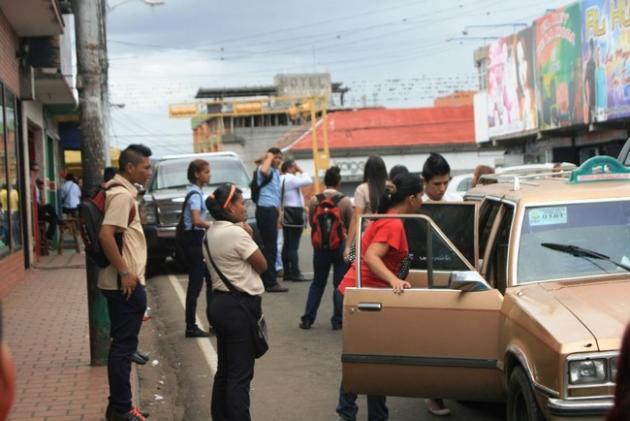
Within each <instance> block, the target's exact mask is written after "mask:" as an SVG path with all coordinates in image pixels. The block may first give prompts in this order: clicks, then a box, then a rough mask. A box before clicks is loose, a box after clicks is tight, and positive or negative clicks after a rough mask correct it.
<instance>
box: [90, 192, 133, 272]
mask: <svg viewBox="0 0 630 421" xmlns="http://www.w3.org/2000/svg"><path fill="white" fill-rule="evenodd" d="M120 186H122V184H119V183H113V184H110V185H109V186H108V187H107V188H103V187H99V188H98V189H97V190H96V193H94V194H93V195H92V196H91V197H88V198H84V199H83V200H81V204H80V205H79V230H80V231H81V238H82V239H83V244H84V245H85V254H87V255H88V257H90V259H92V261H93V262H94V263H95V264H96V265H97V266H98V267H101V268H104V267H107V266H109V260H108V259H107V256H105V252H104V251H103V249H102V247H101V243H100V241H99V233H100V231H101V225H103V218H104V217H105V201H106V194H107V190H109V189H111V188H112V187H120ZM135 217H136V207H135V206H132V207H131V209H130V210H129V220H128V221H127V225H129V224H131V222H132V221H133V219H134V218H135ZM114 237H115V238H116V244H117V245H118V250H119V251H120V252H121V253H122V233H116V234H115V236H114Z"/></svg>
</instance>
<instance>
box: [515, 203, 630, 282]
mask: <svg viewBox="0 0 630 421" xmlns="http://www.w3.org/2000/svg"><path fill="white" fill-rule="evenodd" d="M542 243H556V244H566V245H572V246H578V247H583V248H585V249H588V250H592V251H595V252H597V253H601V254H604V255H606V256H608V257H610V259H612V260H613V261H616V262H620V263H622V264H625V265H628V264H630V201H628V200H623V201H608V202H596V203H574V204H564V205H553V206H536V207H528V208H526V210H525V213H524V219H523V227H522V230H521V241H520V245H519V252H518V277H517V279H518V283H519V284H523V283H528V282H537V281H545V280H553V279H569V278H579V277H588V276H594V275H602V274H606V273H620V274H625V275H626V276H627V274H628V272H626V271H625V270H624V269H622V268H620V267H618V266H616V265H615V264H613V263H610V262H608V261H605V260H600V259H593V258H589V257H579V256H574V255H572V254H567V253H562V252H560V251H555V250H550V249H549V248H546V247H544V246H542V245H541V244H542Z"/></svg>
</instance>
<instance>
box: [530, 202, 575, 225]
mask: <svg viewBox="0 0 630 421" xmlns="http://www.w3.org/2000/svg"><path fill="white" fill-rule="evenodd" d="M566 223H567V207H566V206H554V207H550V208H537V209H532V210H530V211H529V226H530V227H537V226H541V225H559V224H566Z"/></svg>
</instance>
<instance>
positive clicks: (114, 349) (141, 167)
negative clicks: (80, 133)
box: [98, 145, 151, 421]
mask: <svg viewBox="0 0 630 421" xmlns="http://www.w3.org/2000/svg"><path fill="white" fill-rule="evenodd" d="M150 156H151V150H150V149H149V148H147V147H146V146H144V145H129V146H128V147H127V148H126V149H125V150H124V151H122V152H121V154H120V158H119V163H120V169H119V172H118V174H116V176H114V178H113V179H112V180H110V181H109V182H108V183H107V184H106V185H105V187H106V188H109V189H108V191H107V200H106V202H105V215H104V217H103V225H102V226H101V231H100V234H99V240H100V243H101V247H102V248H103V251H104V253H105V255H106V256H107V259H108V260H109V261H110V263H111V264H110V265H109V266H108V267H106V268H104V269H101V271H100V272H99V276H98V287H99V288H100V289H101V292H102V293H103V295H104V296H105V298H106V299H107V309H108V310H109V318H110V321H111V337H112V342H111V345H110V349H109V357H108V361H107V377H108V380H109V405H108V406H107V412H106V415H105V417H106V420H107V421H119V420H120V421H143V420H145V417H146V416H147V415H146V414H142V413H141V412H140V411H139V410H138V409H137V408H134V407H132V402H131V381H130V375H131V355H132V354H133V353H134V352H135V351H136V349H137V347H138V333H139V332H140V325H141V324H142V317H143V315H144V312H145V310H146V307H147V296H146V292H145V289H144V283H145V282H144V272H145V268H146V263H147V244H146V240H145V238H144V232H143V231H142V224H141V223H140V215H139V212H138V205H137V202H136V197H137V195H138V191H137V189H136V187H135V186H134V184H141V185H144V184H146V182H147V181H148V179H149V177H150V176H151V162H150V161H149V157H150Z"/></svg>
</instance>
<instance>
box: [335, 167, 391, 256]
mask: <svg viewBox="0 0 630 421" xmlns="http://www.w3.org/2000/svg"><path fill="white" fill-rule="evenodd" d="M386 181H387V167H386V166H385V161H383V158H381V157H380V156H378V155H370V157H369V158H368V160H367V162H366V163H365V167H364V168H363V183H361V184H359V185H358V186H357V188H356V190H355V191H354V209H353V211H352V221H350V226H349V227H348V241H346V247H345V250H344V252H343V257H344V258H347V257H348V255H349V254H350V248H351V247H352V246H353V244H354V242H355V240H356V234H357V223H358V221H359V217H360V216H361V215H363V214H364V213H376V212H377V211H378V207H379V200H380V198H381V197H382V196H383V194H384V193H385V182H386Z"/></svg>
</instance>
